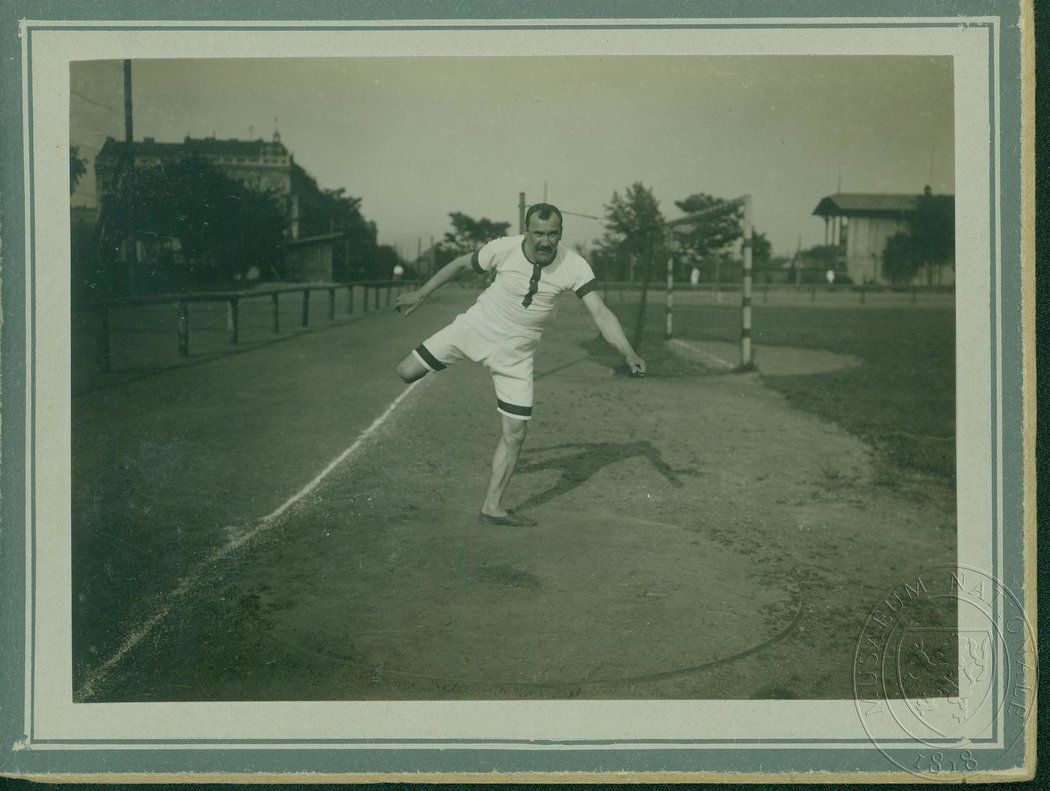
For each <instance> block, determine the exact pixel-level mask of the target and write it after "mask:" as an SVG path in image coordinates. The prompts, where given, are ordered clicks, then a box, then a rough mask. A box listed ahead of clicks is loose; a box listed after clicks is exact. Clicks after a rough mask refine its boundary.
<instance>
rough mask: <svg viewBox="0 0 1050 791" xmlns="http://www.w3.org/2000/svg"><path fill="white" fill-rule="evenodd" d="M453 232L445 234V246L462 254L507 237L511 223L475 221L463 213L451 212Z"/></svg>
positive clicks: (486, 220) (484, 219)
mask: <svg viewBox="0 0 1050 791" xmlns="http://www.w3.org/2000/svg"><path fill="white" fill-rule="evenodd" d="M448 216H449V218H450V219H451V220H452V230H451V231H447V232H446V233H445V244H446V246H448V247H450V248H455V249H457V250H459V251H460V254H462V253H467V252H470V251H472V250H477V249H478V248H479V247H481V246H482V245H483V244H485V243H486V242H490V241H492V240H493V239H498V238H500V237H501V236H506V235H507V230H508V229H509V228H510V223H509V222H496V221H494V220H489V219H487V218H485V217H480V218H479V219H476V220H475V219H474V218H473V217H470V216H469V215H466V214H463V213H462V212H458V211H454V212H449V215H448Z"/></svg>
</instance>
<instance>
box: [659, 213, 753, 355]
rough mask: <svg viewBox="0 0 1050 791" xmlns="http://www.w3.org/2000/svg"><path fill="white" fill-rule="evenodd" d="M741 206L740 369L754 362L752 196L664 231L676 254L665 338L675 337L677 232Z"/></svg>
mask: <svg viewBox="0 0 1050 791" xmlns="http://www.w3.org/2000/svg"><path fill="white" fill-rule="evenodd" d="M738 207H742V208H743V217H742V220H741V226H742V227H741V232H742V237H743V240H742V245H741V247H742V258H743V283H742V284H741V315H740V368H743V369H747V368H750V367H751V363H752V348H751V295H752V277H753V269H752V267H753V259H752V253H753V244H754V216H753V206H752V200H751V195H741V196H740V197H739V198H734V199H733V200H728V201H722V202H721V203H718V204H716V205H714V206H711V207H709V208H707V209H704V210H703V211H701V212H696V213H694V214H688V215H686V216H685V217H679V218H678V219H675V220H670V221H668V222H665V223H664V228H665V231H666V233H667V236H668V241H669V242H670V243H671V244H669V247H671V248H672V252H671V253H670V254H669V255H668V257H667V300H666V311H667V312H666V320H665V322H664V338H665V339H666V340H672V339H673V338H674V287H675V284H674V253H673V240H674V233H675V230H676V229H677V230H685V229H688V228H689V227H690V226H692V225H695V224H696V223H698V222H699V221H700V220H702V219H703V218H704V217H706V216H710V215H713V214H720V213H723V212H726V211H729V210H732V209H736V208H738Z"/></svg>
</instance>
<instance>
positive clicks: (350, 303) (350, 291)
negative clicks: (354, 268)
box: [346, 283, 354, 313]
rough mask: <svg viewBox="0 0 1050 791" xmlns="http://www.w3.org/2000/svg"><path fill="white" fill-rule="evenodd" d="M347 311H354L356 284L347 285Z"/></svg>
mask: <svg viewBox="0 0 1050 791" xmlns="http://www.w3.org/2000/svg"><path fill="white" fill-rule="evenodd" d="M346 312H347V313H353V312H354V284H353V283H350V284H349V285H348V286H347V287H346Z"/></svg>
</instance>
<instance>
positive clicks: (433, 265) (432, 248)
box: [430, 235, 437, 277]
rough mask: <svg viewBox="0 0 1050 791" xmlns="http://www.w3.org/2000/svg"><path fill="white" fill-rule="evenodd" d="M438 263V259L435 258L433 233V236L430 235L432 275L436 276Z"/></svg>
mask: <svg viewBox="0 0 1050 791" xmlns="http://www.w3.org/2000/svg"><path fill="white" fill-rule="evenodd" d="M436 264H437V261H435V260H434V237H433V235H431V237H430V277H433V276H434V267H435V265H436Z"/></svg>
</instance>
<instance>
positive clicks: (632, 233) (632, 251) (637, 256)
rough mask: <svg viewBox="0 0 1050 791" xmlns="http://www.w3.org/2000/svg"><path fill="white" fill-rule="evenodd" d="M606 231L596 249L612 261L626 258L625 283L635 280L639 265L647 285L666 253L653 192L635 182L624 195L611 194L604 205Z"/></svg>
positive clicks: (661, 215) (663, 233) (660, 220)
mask: <svg viewBox="0 0 1050 791" xmlns="http://www.w3.org/2000/svg"><path fill="white" fill-rule="evenodd" d="M605 230H606V234H605V236H604V237H603V238H602V239H601V241H599V242H597V243H596V246H597V247H598V248H600V249H601V250H603V251H605V253H606V254H607V255H609V256H611V257H612V258H614V259H620V260H622V259H623V258H626V259H627V262H628V275H627V277H628V280H631V281H633V280H634V279H635V267H636V266H637V265H638V264H639V263H640V264H641V266H642V278H643V280H645V281H646V282H648V281H649V280H650V278H651V277H652V276H653V274H654V273H655V272H656V271H657V266H656V262H657V261H658V259H662V258H663V255H664V254H665V252H666V242H665V228H664V217H663V214H662V213H661V212H660V204H659V202H658V201H657V200H656V197H655V196H654V195H653V191H652V190H651V189H649V188H648V187H646V186H644V185H643V184H642V183H641V182H639V181H636V182H635V183H634V184H632V185H631V186H630V187H628V188H627V190H626V191H625V192H624V194H623V195H621V194H620V193H619V192H614V193H613V195H612V200H610V201H609V203H608V204H606V206H605Z"/></svg>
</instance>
